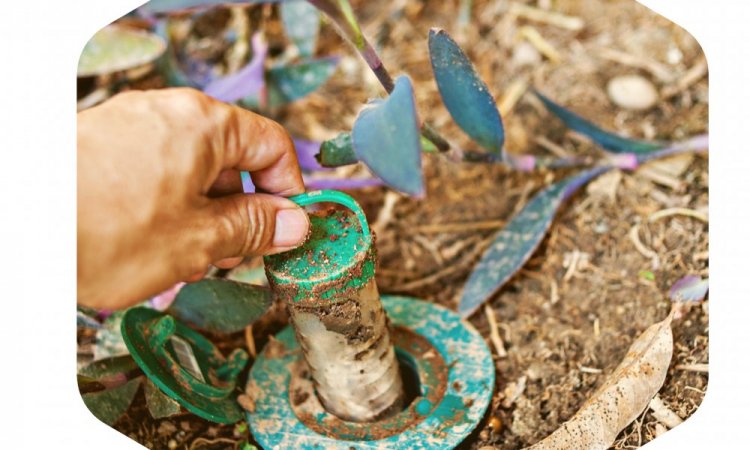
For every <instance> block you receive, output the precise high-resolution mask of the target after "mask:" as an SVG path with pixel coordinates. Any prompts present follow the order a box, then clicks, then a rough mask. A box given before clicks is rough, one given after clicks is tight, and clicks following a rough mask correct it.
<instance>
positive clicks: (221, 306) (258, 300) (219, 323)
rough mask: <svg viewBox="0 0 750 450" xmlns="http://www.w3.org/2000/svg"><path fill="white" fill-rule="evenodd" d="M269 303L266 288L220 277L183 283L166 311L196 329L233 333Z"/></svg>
mask: <svg viewBox="0 0 750 450" xmlns="http://www.w3.org/2000/svg"><path fill="white" fill-rule="evenodd" d="M270 306H271V295H270V291H269V290H268V289H267V288H264V287H261V286H253V285H251V284H245V283H237V282H235V281H231V280H224V279H204V280H201V281H198V282H197V283H190V284H186V285H185V286H184V287H183V288H182V289H181V290H180V292H179V293H178V294H177V298H176V299H175V301H174V303H172V306H170V307H169V309H168V310H167V311H168V312H169V313H170V314H172V315H173V316H175V317H176V318H178V319H180V320H183V321H185V322H189V323H192V324H193V325H196V326H198V327H200V328H203V329H206V330H209V331H213V332H219V333H234V332H236V331H240V330H242V329H243V328H245V327H246V326H248V325H250V324H251V323H253V322H255V321H256V320H258V319H259V318H260V317H261V316H262V315H263V313H265V312H266V311H267V310H268V308H269V307H270Z"/></svg>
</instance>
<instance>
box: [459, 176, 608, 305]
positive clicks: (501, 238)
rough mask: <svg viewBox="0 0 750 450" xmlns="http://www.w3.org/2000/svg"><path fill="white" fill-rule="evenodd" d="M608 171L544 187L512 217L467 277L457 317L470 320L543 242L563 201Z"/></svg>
mask: <svg viewBox="0 0 750 450" xmlns="http://www.w3.org/2000/svg"><path fill="white" fill-rule="evenodd" d="M607 170H609V167H597V168H594V169H590V170H587V171H584V172H581V173H579V174H576V175H573V176H571V177H569V178H566V179H564V180H562V181H560V182H557V183H554V184H552V185H550V186H547V187H546V188H544V189H542V190H541V191H539V192H538V193H537V194H536V195H535V196H534V197H533V198H532V199H531V200H530V201H529V202H528V203H527V204H526V206H524V208H523V209H522V210H521V211H520V212H519V213H518V214H516V215H515V216H514V217H512V218H511V219H510V221H509V222H508V224H507V225H506V226H505V228H503V229H502V230H500V232H499V233H498V234H497V236H496V237H495V239H494V240H493V241H492V243H491V244H490V246H489V248H488V249H487V250H486V251H485V253H484V255H483V256H482V259H481V260H480V261H479V263H478V264H477V265H476V266H475V267H474V270H473V271H472V273H471V275H470V276H469V280H468V281H467V282H466V285H465V286H464V291H463V294H462V296H461V301H460V303H459V306H458V311H459V313H461V315H462V316H463V317H468V316H470V315H471V314H472V313H473V312H474V311H476V310H477V308H479V306H481V305H482V304H483V303H484V302H485V301H487V300H488V299H489V298H490V297H491V296H492V295H493V294H494V293H495V292H497V291H498V290H499V289H500V288H501V287H502V286H503V285H504V284H505V283H506V282H507V281H508V280H509V279H510V278H511V277H512V276H513V275H514V274H515V273H516V272H518V270H519V269H521V267H523V265H524V264H525V263H526V261H527V260H528V259H529V258H530V257H531V255H532V254H533V253H534V251H535V250H536V248H537V247H538V246H539V243H540V242H542V239H543V238H544V236H545V234H546V233H547V230H548V229H549V227H550V225H551V224H552V220H553V219H554V217H555V213H556V212H557V210H558V208H559V207H560V205H561V204H562V203H563V201H564V200H565V199H566V198H568V197H569V196H570V195H571V194H573V192H575V191H576V189H578V188H579V187H580V186H582V185H583V184H584V183H586V182H588V181H590V180H591V179H593V178H594V177H596V176H598V175H600V174H602V173H604V172H605V171H607Z"/></svg>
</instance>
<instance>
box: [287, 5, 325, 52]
mask: <svg viewBox="0 0 750 450" xmlns="http://www.w3.org/2000/svg"><path fill="white" fill-rule="evenodd" d="M279 10H280V11H281V20H282V22H283V23H284V30H285V31H286V34H287V36H288V37H289V39H291V40H292V42H294V45H295V46H296V47H297V49H298V50H299V54H300V56H302V57H303V58H309V57H311V56H312V55H313V54H314V53H315V45H316V44H317V41H318V33H319V31H320V13H319V12H318V10H317V8H315V6H313V5H312V4H310V3H308V2H306V1H297V2H284V3H282V4H281V5H280V6H279Z"/></svg>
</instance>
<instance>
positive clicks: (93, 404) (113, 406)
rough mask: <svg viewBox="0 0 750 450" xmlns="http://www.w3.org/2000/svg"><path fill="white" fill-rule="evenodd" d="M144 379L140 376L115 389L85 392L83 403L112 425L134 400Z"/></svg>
mask: <svg viewBox="0 0 750 450" xmlns="http://www.w3.org/2000/svg"><path fill="white" fill-rule="evenodd" d="M142 379H143V377H138V378H136V379H133V380H130V381H128V382H127V383H125V384H123V385H122V386H118V387H116V388H114V389H108V390H106V391H99V392H91V393H88V394H83V395H82V396H81V397H82V398H83V403H85V404H86V407H87V408H88V409H89V411H91V413H92V414H93V415H94V416H95V417H96V418H97V419H99V420H101V421H102V422H104V423H106V424H107V425H110V426H111V425H112V424H114V423H115V422H116V421H117V419H119V418H120V416H122V415H123V414H124V413H125V411H127V409H128V407H129V406H130V404H131V403H132V402H133V398H134V397H135V394H136V392H138V386H139V385H140V384H141V380H142Z"/></svg>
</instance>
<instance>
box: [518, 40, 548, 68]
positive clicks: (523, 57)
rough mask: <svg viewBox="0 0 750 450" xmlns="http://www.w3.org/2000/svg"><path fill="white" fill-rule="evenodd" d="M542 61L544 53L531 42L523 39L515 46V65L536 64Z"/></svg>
mask: <svg viewBox="0 0 750 450" xmlns="http://www.w3.org/2000/svg"><path fill="white" fill-rule="evenodd" d="M541 62H542V55H540V54H539V51H538V50H537V49H536V48H535V47H534V46H533V45H531V44H530V43H528V42H526V41H521V42H519V43H518V45H516V46H515V47H514V48H513V59H512V60H511V63H512V64H513V67H523V66H535V65H537V64H539V63H541Z"/></svg>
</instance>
